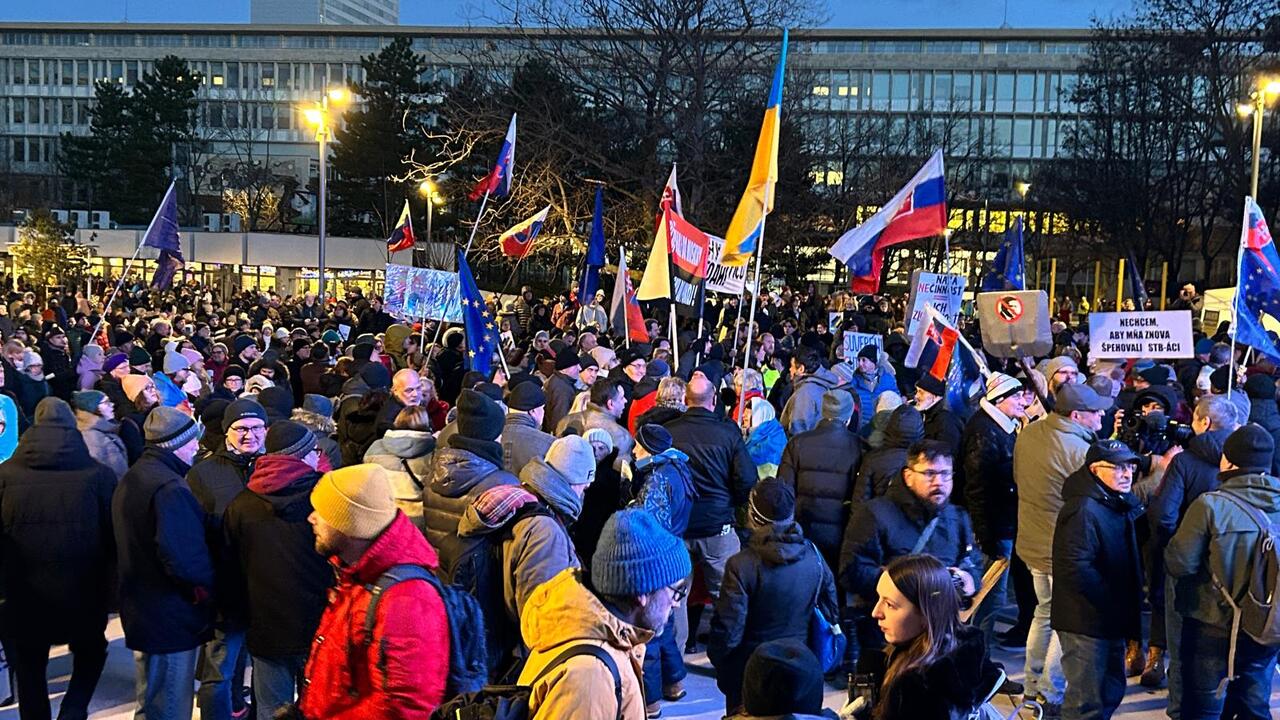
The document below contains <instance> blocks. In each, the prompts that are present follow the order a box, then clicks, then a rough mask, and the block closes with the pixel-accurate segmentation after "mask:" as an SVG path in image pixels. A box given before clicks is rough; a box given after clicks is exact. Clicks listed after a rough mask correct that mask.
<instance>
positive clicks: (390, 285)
mask: <svg viewBox="0 0 1280 720" xmlns="http://www.w3.org/2000/svg"><path fill="white" fill-rule="evenodd" d="M411 269H412V268H410V267H409V266H408V265H394V264H392V263H387V269H386V273H385V278H386V281H385V283H384V286H383V288H382V309H383V310H385V311H386V313H387V314H388V315H390V316H391V317H393V318H402V317H404V295H405V291H407V290H408V289H409V271H410V270H411Z"/></svg>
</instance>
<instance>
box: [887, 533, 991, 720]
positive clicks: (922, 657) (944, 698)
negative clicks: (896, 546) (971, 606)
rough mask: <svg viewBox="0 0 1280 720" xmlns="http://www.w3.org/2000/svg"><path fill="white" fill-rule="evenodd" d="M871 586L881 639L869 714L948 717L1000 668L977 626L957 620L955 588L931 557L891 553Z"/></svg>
mask: <svg viewBox="0 0 1280 720" xmlns="http://www.w3.org/2000/svg"><path fill="white" fill-rule="evenodd" d="M876 593H877V594H878V595H879V596H880V597H879V600H878V601H877V602H876V606H875V608H874V609H873V610H872V613H871V616H872V617H873V618H875V620H876V622H877V623H878V624H879V626H880V630H881V632H883V633H884V637H885V640H886V641H887V643H888V644H887V645H886V654H885V663H886V667H885V670H884V673H883V675H882V680H881V681H880V693H879V699H878V701H877V702H876V704H875V706H874V708H873V709H872V712H871V717H872V718H873V720H950V719H951V718H954V717H964V716H965V715H966V714H967V713H968V712H969V711H970V710H972V709H973V708H974V707H976V706H977V705H979V704H980V703H981V702H982V701H983V700H985V699H986V697H987V696H988V694H989V693H990V692H991V690H992V688H993V687H995V684H996V682H997V681H998V680H999V679H1000V670H999V668H997V667H996V666H995V665H993V664H992V663H991V661H990V660H989V659H988V658H987V648H986V644H985V643H984V642H983V636H982V631H981V630H979V629H978V628H976V627H972V626H969V625H963V624H961V622H960V600H959V594H958V593H957V592H956V586H955V584H954V582H953V580H952V576H951V573H950V572H949V571H948V570H947V568H945V567H943V565H942V563H941V562H939V561H938V560H937V558H934V557H933V556H932V555H906V556H903V557H900V558H897V559H896V560H894V561H893V562H891V563H889V565H888V567H886V568H885V571H884V572H883V573H882V574H881V575H880V581H879V582H878V583H877V584H876Z"/></svg>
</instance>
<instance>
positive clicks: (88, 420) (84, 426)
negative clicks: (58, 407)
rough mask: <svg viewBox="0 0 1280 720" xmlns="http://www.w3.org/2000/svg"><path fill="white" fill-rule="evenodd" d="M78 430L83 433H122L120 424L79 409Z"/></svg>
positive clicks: (77, 410) (77, 414) (77, 413)
mask: <svg viewBox="0 0 1280 720" xmlns="http://www.w3.org/2000/svg"><path fill="white" fill-rule="evenodd" d="M76 429H77V430H79V431H80V432H82V433H83V432H85V431H86V430H97V431H98V432H102V433H109V434H115V433H118V432H119V431H120V423H118V422H115V421H114V420H108V419H106V418H104V417H102V416H101V415H96V414H94V413H91V412H87V411H85V410H80V409H78V408H77V409H76Z"/></svg>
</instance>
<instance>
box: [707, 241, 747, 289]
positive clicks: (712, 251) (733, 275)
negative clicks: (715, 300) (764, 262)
mask: <svg viewBox="0 0 1280 720" xmlns="http://www.w3.org/2000/svg"><path fill="white" fill-rule="evenodd" d="M722 252H724V238H718V237H716V236H715V235H708V236H707V256H708V257H707V289H708V290H710V291H712V292H718V293H725V294H726V295H741V294H742V289H743V287H745V285H746V282H747V266H746V265H743V266H742V267H725V266H724V265H721V264H720V260H719V258H720V254H721V253H722Z"/></svg>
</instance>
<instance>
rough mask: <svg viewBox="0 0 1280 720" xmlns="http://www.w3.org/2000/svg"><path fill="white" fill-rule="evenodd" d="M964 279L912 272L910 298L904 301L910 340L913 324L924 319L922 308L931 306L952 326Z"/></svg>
mask: <svg viewBox="0 0 1280 720" xmlns="http://www.w3.org/2000/svg"><path fill="white" fill-rule="evenodd" d="M964 285H965V277H964V276H963V275H953V274H949V273H932V272H925V271H923V270H916V271H915V272H913V273H911V295H910V296H909V297H908V298H907V316H906V318H904V322H905V323H906V326H907V337H912V333H913V332H914V331H915V326H916V323H918V322H921V321H922V320H923V319H924V316H925V315H924V308H925V306H926V305H932V306H933V308H934V309H935V310H937V311H938V312H939V313H941V314H942V316H943V317H944V318H946V319H947V322H949V323H951V324H952V325H955V324H956V323H957V321H958V319H959V318H960V305H961V302H962V301H963V300H964Z"/></svg>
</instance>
